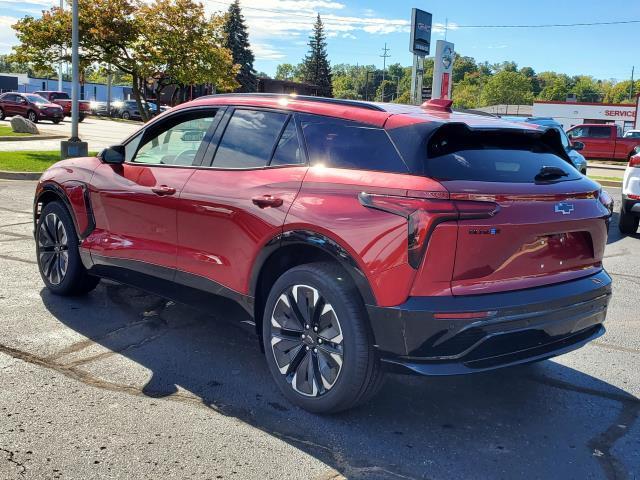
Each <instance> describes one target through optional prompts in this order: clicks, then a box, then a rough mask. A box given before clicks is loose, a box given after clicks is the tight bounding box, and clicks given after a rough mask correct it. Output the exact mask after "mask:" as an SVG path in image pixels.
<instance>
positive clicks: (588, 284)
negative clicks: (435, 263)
mask: <svg viewBox="0 0 640 480" xmlns="http://www.w3.org/2000/svg"><path fill="white" fill-rule="evenodd" d="M610 298H611V278H610V277H609V275H607V273H606V272H605V271H604V270H603V271H601V272H599V273H597V274H595V275H591V276H589V277H585V278H581V279H578V280H573V281H570V282H564V283H560V284H554V285H549V286H545V287H537V288H531V289H526V290H519V291H512V292H502V293H495V294H486V295H473V296H459V297H413V298H410V299H409V300H408V301H407V302H405V303H404V304H402V305H400V306H397V307H388V308H385V307H371V306H369V307H367V308H368V312H369V317H370V319H371V325H372V327H373V330H374V336H375V339H376V346H377V348H378V350H379V351H380V354H381V357H382V359H383V361H384V362H385V363H386V364H387V365H388V366H390V367H403V369H405V370H409V371H413V372H416V373H423V374H427V375H453V374H459V373H469V372H473V371H483V370H488V369H492V368H499V367H503V366H507V365H513V364H517V363H526V362H529V361H535V360H537V359H541V358H549V357H552V356H554V355H559V354H561V353H564V352H565V351H569V350H572V349H575V348H578V347H580V346H582V345H583V344H584V343H586V342H588V341H589V340H590V339H591V338H594V337H595V336H599V335H601V334H602V333H603V332H604V327H603V326H602V323H603V322H604V320H605V317H606V312H607V307H608V304H609V300H610ZM460 312H491V314H490V315H489V316H488V317H487V318H475V319H473V318H472V319H465V318H446V319H445V318H441V317H440V318H439V317H436V316H434V313H450V314H455V313H460ZM448 317H455V315H448Z"/></svg>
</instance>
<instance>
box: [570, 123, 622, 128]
mask: <svg viewBox="0 0 640 480" xmlns="http://www.w3.org/2000/svg"><path fill="white" fill-rule="evenodd" d="M611 126H613V127H617V125H616V124H615V123H581V124H580V125H574V126H573V127H571V128H576V127H611Z"/></svg>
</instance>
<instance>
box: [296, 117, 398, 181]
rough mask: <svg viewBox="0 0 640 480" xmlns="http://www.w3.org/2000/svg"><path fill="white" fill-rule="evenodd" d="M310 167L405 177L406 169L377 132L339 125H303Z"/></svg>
mask: <svg viewBox="0 0 640 480" xmlns="http://www.w3.org/2000/svg"><path fill="white" fill-rule="evenodd" d="M302 131H303V133H304V138H305V141H306V144H307V151H308V153H309V160H310V162H311V165H318V164H321V165H325V166H327V167H335V168H349V169H360V170H377V171H381V172H392V173H407V171H408V170H407V167H406V165H405V164H404V162H403V161H402V158H400V155H399V154H398V152H397V151H396V149H395V147H394V146H393V144H392V143H391V140H390V139H389V136H388V135H387V133H386V132H385V131H384V130H382V129H379V128H370V127H364V126H359V125H357V124H347V123H345V124H342V123H337V122H336V123H333V122H328V123H303V124H302Z"/></svg>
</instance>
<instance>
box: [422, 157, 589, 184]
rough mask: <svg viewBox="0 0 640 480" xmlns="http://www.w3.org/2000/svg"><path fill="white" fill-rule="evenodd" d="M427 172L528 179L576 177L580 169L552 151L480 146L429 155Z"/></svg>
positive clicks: (446, 176) (449, 176) (443, 177)
mask: <svg viewBox="0 0 640 480" xmlns="http://www.w3.org/2000/svg"><path fill="white" fill-rule="evenodd" d="M554 167H555V168H557V169H558V170H555V168H554ZM541 172H542V174H541ZM565 174H566V175H565ZM427 176H429V177H432V178H435V179H438V180H476V181H480V182H510V183H511V182H513V183H531V182H544V181H563V180H576V179H578V178H580V173H579V172H578V171H577V170H576V169H575V168H574V167H573V166H572V165H570V164H569V163H567V162H566V161H565V160H563V159H562V158H560V157H558V156H557V155H555V154H553V153H541V152H532V151H529V150H499V149H483V150H462V151H459V152H455V153H450V154H447V155H442V156H439V157H436V158H430V159H428V160H427Z"/></svg>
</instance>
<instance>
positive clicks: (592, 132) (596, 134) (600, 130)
mask: <svg viewBox="0 0 640 480" xmlns="http://www.w3.org/2000/svg"><path fill="white" fill-rule="evenodd" d="M610 136H611V129H610V128H609V127H589V137H591V138H609V137H610Z"/></svg>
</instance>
